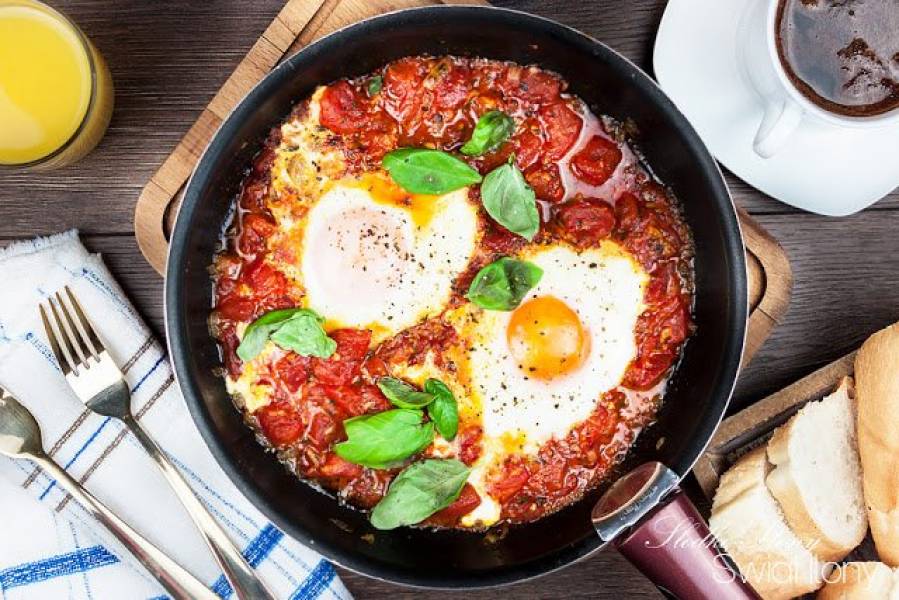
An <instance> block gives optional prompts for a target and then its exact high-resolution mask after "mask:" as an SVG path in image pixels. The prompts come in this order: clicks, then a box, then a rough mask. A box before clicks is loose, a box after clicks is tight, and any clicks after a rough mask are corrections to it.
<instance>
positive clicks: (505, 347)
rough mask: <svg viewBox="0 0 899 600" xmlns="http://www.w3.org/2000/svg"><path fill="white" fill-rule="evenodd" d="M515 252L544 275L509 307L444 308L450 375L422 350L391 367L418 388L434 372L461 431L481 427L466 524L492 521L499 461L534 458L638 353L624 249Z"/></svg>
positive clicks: (633, 272)
mask: <svg viewBox="0 0 899 600" xmlns="http://www.w3.org/2000/svg"><path fill="white" fill-rule="evenodd" d="M518 258H520V259H523V260H528V261H530V262H532V263H534V264H535V265H537V266H539V267H540V268H541V269H543V276H542V278H541V280H540V282H539V283H538V284H537V286H535V287H534V288H533V289H532V290H531V291H530V292H529V293H528V294H527V296H525V298H524V299H523V300H522V302H521V304H520V305H519V306H518V307H517V308H516V309H514V310H512V311H509V312H503V311H489V310H482V309H479V308H477V307H475V306H474V305H470V304H469V305H465V306H463V307H461V308H459V309H456V310H453V311H449V312H447V313H446V314H445V315H444V318H445V320H447V321H449V322H450V323H452V324H453V325H454V327H455V328H456V330H457V332H458V333H459V336H460V339H461V340H462V341H461V342H460V344H459V345H458V347H454V348H452V349H450V350H448V351H447V352H445V353H444V358H445V359H446V360H447V361H448V362H449V363H450V364H452V365H453V372H452V373H450V372H441V371H442V370H441V369H440V368H438V367H437V366H436V364H435V363H434V361H432V360H431V358H430V357H428V358H427V359H426V360H425V361H423V362H422V363H421V364H419V365H414V366H404V367H401V368H399V369H397V373H399V375H398V376H401V377H404V378H406V379H408V380H409V381H412V382H414V383H417V384H419V385H421V384H422V383H423V382H424V380H425V379H427V378H428V377H437V378H439V379H442V380H443V381H444V382H446V384H447V385H448V386H450V389H452V390H453V393H454V394H455V395H456V398H457V399H458V402H459V409H460V429H461V428H464V427H466V426H480V427H481V428H482V430H483V434H482V437H481V454H480V456H479V458H478V459H477V461H476V462H475V463H474V464H473V465H472V472H471V474H470V476H469V479H468V482H469V483H470V484H471V485H472V486H473V487H474V488H475V490H476V491H477V492H478V495H479V496H480V497H481V503H480V505H479V506H478V507H477V508H475V509H474V511H472V512H471V513H469V514H468V515H466V516H465V517H463V518H462V520H461V524H462V525H463V526H467V527H481V526H483V527H487V526H490V525H492V524H494V523H496V522H497V521H498V520H499V519H500V517H501V506H500V503H499V502H498V501H497V500H496V499H494V498H493V497H492V496H491V493H490V483H491V481H492V480H494V479H496V477H497V476H498V475H499V474H500V473H501V469H502V466H503V464H504V463H505V461H506V459H507V458H508V457H510V456H514V455H518V456H521V455H529V456H536V455H537V453H538V452H539V450H540V448H541V447H542V446H543V445H544V444H546V442H548V441H549V440H550V439H553V438H556V439H560V438H564V437H565V436H566V435H567V434H568V432H570V431H571V430H572V429H573V428H574V427H575V426H577V425H578V424H580V423H581V422H583V421H584V420H585V419H587V418H588V417H589V416H590V414H591V413H592V412H593V411H594V410H595V408H596V406H597V403H598V402H599V401H600V398H601V397H602V395H603V393H604V392H606V391H609V390H611V389H614V388H615V387H617V386H618V385H619V384H620V383H621V380H622V378H623V377H624V374H625V371H626V370H627V367H628V365H629V364H630V362H631V361H632V360H633V359H634V357H635V356H636V353H637V347H636V341H635V336H634V328H635V326H636V323H637V319H638V318H639V316H640V314H641V313H642V312H643V310H644V303H643V295H644V290H645V288H646V285H647V283H648V280H649V277H648V275H647V274H646V272H645V271H644V270H643V268H642V267H641V266H640V265H639V264H638V263H637V262H636V261H635V260H634V259H633V258H632V257H631V255H630V254H629V253H627V252H626V251H624V250H623V249H621V248H620V247H619V246H618V245H617V244H616V243H614V242H612V241H606V242H604V243H603V244H602V246H601V247H599V248H594V249H588V250H583V251H578V250H575V249H573V248H570V247H568V246H565V245H553V246H544V247H533V248H530V249H528V250H526V251H525V252H524V253H523V254H522V255H520V256H519V257H518ZM445 362H446V361H445ZM443 371H446V369H443ZM457 446H458V444H457V443H454V444H449V443H447V442H445V441H444V440H442V439H440V440H438V441H437V442H436V443H435V445H434V446H433V447H432V448H431V449H430V451H429V452H430V454H431V455H432V456H451V455H453V454H454V453H457V452H458V447H457Z"/></svg>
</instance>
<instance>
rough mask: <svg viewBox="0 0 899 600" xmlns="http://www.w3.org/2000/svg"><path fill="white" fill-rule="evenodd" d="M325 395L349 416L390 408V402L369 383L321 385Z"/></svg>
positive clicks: (376, 387)
mask: <svg viewBox="0 0 899 600" xmlns="http://www.w3.org/2000/svg"><path fill="white" fill-rule="evenodd" d="M323 387H324V390H325V395H327V396H328V398H330V399H331V400H333V401H334V403H335V404H337V405H338V406H339V407H340V408H341V409H342V410H343V412H345V413H346V414H347V415H349V416H351V417H356V416H359V415H364V414H368V413H376V412H382V411H385V410H388V409H390V408H391V406H392V405H391V404H390V402H389V401H388V400H387V398H385V397H384V394H382V393H381V390H379V389H378V386H375V385H371V384H370V383H360V384H354V385H329V386H323Z"/></svg>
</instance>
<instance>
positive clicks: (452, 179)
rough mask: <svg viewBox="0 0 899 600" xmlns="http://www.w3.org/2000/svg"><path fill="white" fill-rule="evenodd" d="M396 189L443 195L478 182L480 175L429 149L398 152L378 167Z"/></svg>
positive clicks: (386, 158)
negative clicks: (394, 182)
mask: <svg viewBox="0 0 899 600" xmlns="http://www.w3.org/2000/svg"><path fill="white" fill-rule="evenodd" d="M381 164H382V165H383V166H384V168H385V169H387V171H388V172H389V173H390V176H391V177H393V180H394V181H396V182H397V183H398V184H399V185H400V187H402V188H403V189H404V190H406V191H407V192H412V193H413V194H435V195H437V194H446V193H448V192H452V191H453V190H458V189H460V188H463V187H465V186H466V185H471V184H474V183H480V182H481V175H480V173H478V172H477V171H475V170H474V169H472V168H471V167H470V166H468V164H467V163H465V162H464V161H462V160H460V159H458V158H456V157H455V156H453V155H452V154H448V153H446V152H442V151H440V150H431V149H429V148H400V149H399V150H394V151H393V152H390V153H388V154H387V155H386V156H384V160H383V161H382V163H381Z"/></svg>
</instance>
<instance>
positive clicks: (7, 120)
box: [0, 0, 114, 170]
mask: <svg viewBox="0 0 899 600" xmlns="http://www.w3.org/2000/svg"><path fill="white" fill-rule="evenodd" d="M113 96H114V92H113V86H112V78H111V77H110V75H109V68H108V67H107V66H106V61H105V60H103V56H102V55H101V54H100V53H99V52H98V51H97V49H96V48H95V47H94V45H93V44H92V43H91V42H90V40H89V39H88V38H87V36H85V35H84V33H82V32H81V30H80V29H78V27H77V26H76V25H75V24H74V23H73V22H72V21H70V20H69V19H68V18H67V17H65V16H64V15H63V14H61V13H60V12H58V11H56V10H54V9H53V8H51V7H49V6H47V5H46V4H44V3H42V2H39V1H38V0H0V169H3V168H8V167H15V168H25V169H35V170H49V169H55V168H59V167H63V166H66V165H70V164H72V163H73V162H75V161H77V160H79V159H80V158H82V157H83V156H85V155H86V154H87V153H88V152H90V151H91V150H93V149H94V147H95V146H96V145H97V144H98V143H99V142H100V139H101V138H102V137H103V134H104V133H105V132H106V128H107V126H108V125H109V120H110V118H111V116H112V106H113Z"/></svg>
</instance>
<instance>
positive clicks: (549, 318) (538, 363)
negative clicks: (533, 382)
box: [506, 296, 590, 380]
mask: <svg viewBox="0 0 899 600" xmlns="http://www.w3.org/2000/svg"><path fill="white" fill-rule="evenodd" d="M506 338H507V340H508V342H509V350H510V351H511V353H512V356H513V357H514V358H515V360H516V361H517V362H518V365H519V366H520V367H521V369H522V370H523V371H524V372H525V373H527V375H528V376H529V377H535V378H537V379H544V380H548V379H552V378H554V377H558V376H560V375H564V374H566V373H570V372H572V371H574V370H575V369H577V368H578V367H579V366H581V364H582V363H583V362H584V359H586V358H587V355H588V354H589V352H590V339H589V337H588V336H587V333H586V332H585V331H584V327H583V325H581V320H580V319H579V318H578V316H577V313H576V312H574V311H573V310H571V308H569V307H568V305H567V304H565V303H564V302H562V301H561V300H559V299H558V298H556V297H554V296H538V297H537V298H532V299H530V300H528V301H527V302H525V303H523V304H522V305H521V306H519V307H518V308H516V309H515V312H513V313H512V318H511V320H510V321H509V326H508V329H507V330H506Z"/></svg>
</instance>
